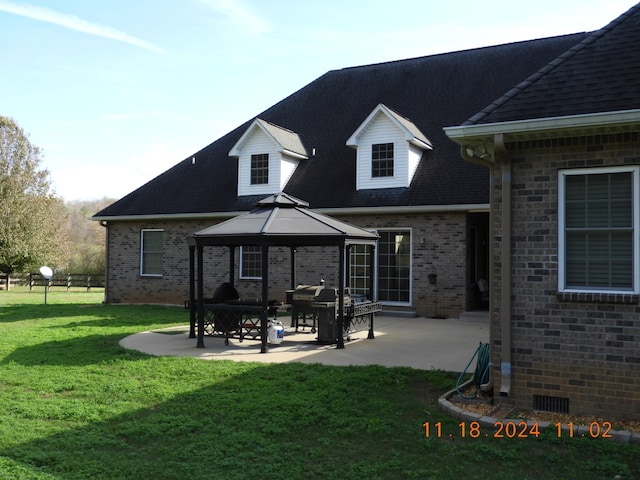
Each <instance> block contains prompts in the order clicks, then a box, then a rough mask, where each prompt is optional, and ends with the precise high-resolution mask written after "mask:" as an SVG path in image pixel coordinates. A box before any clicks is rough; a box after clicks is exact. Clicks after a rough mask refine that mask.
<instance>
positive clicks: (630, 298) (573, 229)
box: [446, 5, 640, 420]
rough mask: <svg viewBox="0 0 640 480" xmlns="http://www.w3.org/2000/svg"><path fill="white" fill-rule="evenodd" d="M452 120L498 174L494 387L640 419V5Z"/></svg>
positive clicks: (542, 401)
mask: <svg viewBox="0 0 640 480" xmlns="http://www.w3.org/2000/svg"><path fill="white" fill-rule="evenodd" d="M446 131H447V134H448V136H449V137H450V138H452V139H454V140H455V141H456V142H458V143H459V144H461V145H462V150H461V151H462V153H463V156H464V157H465V158H466V159H467V160H468V161H470V162H474V163H476V164H478V163H479V164H484V165H485V166H487V167H489V170H490V172H491V177H492V189H491V196H492V199H491V214H492V221H491V245H492V253H491V256H492V259H493V261H492V270H493V271H492V273H491V283H492V287H493V288H492V291H491V299H490V304H491V307H490V308H491V352H492V365H493V368H492V372H491V378H492V380H491V382H492V384H493V390H494V392H495V396H496V397H497V398H500V399H502V400H503V401H505V402H509V403H512V404H515V405H516V406H519V407H522V408H534V409H539V410H549V411H555V412H568V413H571V414H578V415H580V414H584V415H597V416H599V417H600V418H603V419H605V420H606V419H612V417H613V418H614V419H615V418H617V419H637V418H638V415H639V414H640V5H636V6H635V7H633V8H631V9H630V10H629V11H628V12H626V13H625V14H623V15H622V16H620V17H619V18H617V19H616V20H614V21H613V22H612V23H610V24H609V25H607V26H606V27H604V28H603V29H601V30H599V31H597V32H594V33H593V34H591V35H590V36H589V37H588V38H586V39H584V40H583V41H582V42H580V43H578V44H577V45H575V46H574V47H573V48H571V49H569V50H568V51H567V52H565V53H564V54H562V55H561V56H559V57H558V58H557V59H555V60H554V61H552V62H551V63H549V64H548V65H547V66H545V67H543V68H542V69H541V70H539V71H538V72H537V73H536V74H534V75H533V76H531V77H529V78H528V79H527V80H526V81H524V82H523V83H521V84H519V85H517V86H516V87H515V88H514V89H512V90H510V91H509V92H508V93H507V94H505V95H504V96H503V97H501V98H499V99H498V100H497V101H495V102H493V103H491V104H490V105H489V106H488V107H486V108H484V109H483V110H481V111H480V113H477V114H476V115H475V116H473V117H471V118H470V119H469V120H468V121H467V122H466V123H464V124H462V125H461V126H458V127H452V128H447V129H446Z"/></svg>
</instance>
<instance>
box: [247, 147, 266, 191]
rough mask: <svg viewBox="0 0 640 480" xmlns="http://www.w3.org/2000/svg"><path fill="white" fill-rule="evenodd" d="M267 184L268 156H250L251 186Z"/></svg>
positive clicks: (261, 154)
mask: <svg viewBox="0 0 640 480" xmlns="http://www.w3.org/2000/svg"><path fill="white" fill-rule="evenodd" d="M267 183H269V154H268V153H260V154H257V155H251V185H266V184H267Z"/></svg>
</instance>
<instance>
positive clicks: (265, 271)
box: [260, 243, 269, 353]
mask: <svg viewBox="0 0 640 480" xmlns="http://www.w3.org/2000/svg"><path fill="white" fill-rule="evenodd" d="M268 311H269V245H267V244H266V243H265V244H264V245H262V312H261V313H260V337H261V340H262V347H261V348H260V353H267V352H269V347H268V346H267V318H268Z"/></svg>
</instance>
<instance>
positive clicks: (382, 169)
mask: <svg viewBox="0 0 640 480" xmlns="http://www.w3.org/2000/svg"><path fill="white" fill-rule="evenodd" d="M371 176H372V177H373V178H376V177H393V143H374V144H373V145H371Z"/></svg>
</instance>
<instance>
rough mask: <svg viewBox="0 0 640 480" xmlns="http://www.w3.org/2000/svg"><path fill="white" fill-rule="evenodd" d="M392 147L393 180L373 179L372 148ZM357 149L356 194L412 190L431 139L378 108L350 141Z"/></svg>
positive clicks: (392, 113) (388, 178) (402, 120)
mask: <svg viewBox="0 0 640 480" xmlns="http://www.w3.org/2000/svg"><path fill="white" fill-rule="evenodd" d="M386 143H392V144H393V153H394V155H393V157H394V158H393V163H394V168H393V176H384V177H380V176H378V177H374V176H373V172H372V148H373V145H377V144H386ZM347 145H348V146H350V147H353V148H355V149H356V151H357V153H356V190H367V189H376V188H398V187H409V185H411V181H412V180H413V177H414V175H415V173H416V170H417V169H418V165H419V163H420V159H421V158H422V155H423V153H424V152H425V151H426V150H432V149H433V147H432V145H431V142H430V141H429V139H428V138H427V137H426V136H425V135H424V134H423V133H422V132H421V131H420V130H419V129H418V127H416V126H415V125H414V124H413V123H412V122H411V121H410V120H408V119H406V118H404V117H403V116H401V115H399V114H398V113H396V112H394V111H393V110H391V109H390V108H388V107H387V106H385V105H383V104H379V105H378V106H376V107H375V108H374V109H373V111H372V112H371V113H370V114H369V115H368V116H367V118H366V119H365V120H364V122H362V123H361V124H360V126H359V127H358V128H357V129H356V131H355V132H354V133H353V134H352V135H351V136H350V137H349V139H348V140H347Z"/></svg>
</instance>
